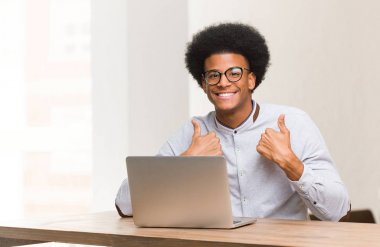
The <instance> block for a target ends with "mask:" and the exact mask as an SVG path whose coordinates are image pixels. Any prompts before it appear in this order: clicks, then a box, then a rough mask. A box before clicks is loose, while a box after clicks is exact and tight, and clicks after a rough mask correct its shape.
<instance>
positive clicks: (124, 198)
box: [115, 178, 132, 217]
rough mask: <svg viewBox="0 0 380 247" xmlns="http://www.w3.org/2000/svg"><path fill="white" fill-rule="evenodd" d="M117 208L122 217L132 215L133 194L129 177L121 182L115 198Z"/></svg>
mask: <svg viewBox="0 0 380 247" xmlns="http://www.w3.org/2000/svg"><path fill="white" fill-rule="evenodd" d="M115 206H116V209H117V211H118V213H119V215H120V216H121V217H127V216H132V204H131V196H130V193H129V185H128V178H125V179H124V180H123V182H122V183H121V186H120V188H119V191H118V192H117V195H116V199H115Z"/></svg>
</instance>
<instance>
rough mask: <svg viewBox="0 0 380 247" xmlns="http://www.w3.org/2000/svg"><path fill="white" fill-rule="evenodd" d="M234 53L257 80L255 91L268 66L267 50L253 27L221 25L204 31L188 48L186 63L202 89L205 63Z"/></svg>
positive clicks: (263, 41)
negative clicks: (213, 57) (238, 55)
mask: <svg viewBox="0 0 380 247" xmlns="http://www.w3.org/2000/svg"><path fill="white" fill-rule="evenodd" d="M226 52H230V53H236V54H240V55H242V56H244V57H245V58H246V59H247V60H248V63H249V69H250V70H251V71H252V72H253V73H254V74H255V76H256V86H255V89H256V88H257V87H258V86H259V85H260V83H261V81H262V80H264V76H265V72H266V71H267V68H268V65H269V50H268V46H267V44H266V42H265V39H264V37H263V36H262V35H261V34H260V33H259V32H258V31H257V30H256V29H255V28H253V27H251V26H249V25H245V24H241V23H222V24H218V25H212V26H209V27H206V28H205V29H203V30H202V31H200V32H199V33H197V34H195V35H194V36H193V39H192V41H191V42H190V43H188V44H187V49H186V55H185V63H186V68H187V69H188V70H189V72H190V74H191V75H192V76H193V77H194V79H195V80H196V81H197V82H198V84H199V86H202V73H203V72H204V61H205V60H206V59H207V58H208V57H209V56H211V55H213V54H218V53H226Z"/></svg>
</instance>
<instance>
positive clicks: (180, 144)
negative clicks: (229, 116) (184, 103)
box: [159, 112, 214, 155]
mask: <svg viewBox="0 0 380 247" xmlns="http://www.w3.org/2000/svg"><path fill="white" fill-rule="evenodd" d="M192 119H194V120H195V121H198V123H199V124H200V125H201V133H202V134H205V133H207V131H208V129H209V128H210V125H211V124H212V121H214V120H213V119H214V112H210V113H208V114H207V115H205V116H194V117H192V118H190V119H188V120H186V121H185V122H184V123H183V124H182V125H181V127H180V128H178V129H177V130H176V131H174V132H173V134H172V135H171V136H170V137H169V139H168V140H167V142H166V143H165V144H164V145H163V147H162V148H161V149H160V151H159V154H161V155H167V154H172V155H179V154H180V153H182V152H184V151H185V150H186V149H187V148H188V147H189V145H190V144H191V140H192V136H193V133H194V126H193V124H192V122H191V121H192Z"/></svg>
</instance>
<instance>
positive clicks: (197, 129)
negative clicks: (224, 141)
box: [191, 119, 201, 138]
mask: <svg viewBox="0 0 380 247" xmlns="http://www.w3.org/2000/svg"><path fill="white" fill-rule="evenodd" d="M191 123H192V124H193V126H194V134H193V138H194V137H198V136H200V135H201V126H200V124H199V122H198V121H197V120H195V119H192V120H191Z"/></svg>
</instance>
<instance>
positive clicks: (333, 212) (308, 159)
mask: <svg viewBox="0 0 380 247" xmlns="http://www.w3.org/2000/svg"><path fill="white" fill-rule="evenodd" d="M298 127H299V128H297V129H296V130H294V131H291V135H292V132H293V134H294V135H296V137H295V139H300V140H301V141H300V143H301V145H302V146H303V147H302V148H299V147H298V148H296V149H297V150H298V153H297V152H296V154H297V156H298V158H299V159H300V160H301V161H302V163H303V165H304V171H303V174H302V176H301V178H300V179H299V180H298V181H290V180H289V181H290V183H291V184H292V187H293V188H294V189H295V190H296V191H297V193H298V194H299V195H300V196H301V198H302V200H303V202H304V203H305V204H306V205H307V207H308V208H309V209H310V210H311V212H312V213H313V214H314V215H315V216H316V217H318V218H319V219H321V220H330V221H339V220H340V219H341V218H342V217H343V216H345V215H346V214H347V213H348V211H349V210H350V199H349V196H348V192H347V190H346V188H345V186H344V184H343V182H342V180H341V178H340V176H339V174H338V172H337V170H336V168H335V164H334V162H333V160H332V158H331V156H330V154H329V152H328V149H327V146H326V144H325V142H324V140H323V137H322V135H321V133H320V131H319V129H318V128H317V126H316V125H315V124H314V123H313V121H312V120H311V119H310V118H309V117H308V116H307V115H306V114H305V116H303V121H298ZM297 131H298V132H297ZM293 139H294V138H293ZM294 145H295V146H296V147H297V143H295V142H294ZM292 146H293V143H292Z"/></svg>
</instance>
